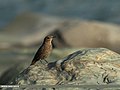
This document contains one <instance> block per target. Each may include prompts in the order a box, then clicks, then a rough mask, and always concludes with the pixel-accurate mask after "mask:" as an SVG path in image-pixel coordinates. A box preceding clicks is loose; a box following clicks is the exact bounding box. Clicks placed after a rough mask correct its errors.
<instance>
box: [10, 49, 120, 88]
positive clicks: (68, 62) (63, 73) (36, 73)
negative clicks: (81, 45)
mask: <svg viewBox="0 0 120 90" xmlns="http://www.w3.org/2000/svg"><path fill="white" fill-rule="evenodd" d="M10 84H14V85H16V84H17V85H69V86H72V85H98V86H99V85H115V84H116V85H117V84H120V55H119V54H117V53H115V52H113V51H110V50H108V49H105V48H88V49H81V50H78V51H76V52H74V53H72V54H70V55H68V56H67V57H65V58H63V59H60V60H56V61H54V62H50V63H49V64H45V65H43V64H41V63H40V62H37V63H36V64H35V65H32V66H29V67H28V68H27V69H25V70H24V71H23V72H21V73H20V74H19V76H17V77H16V79H15V80H13V81H12V82H11V83H10ZM98 86H96V87H94V89H95V90H96V89H97V88H98V89H99V87H98ZM41 87H42V86H41ZM43 87H44V86H43ZM62 87H63V86H62ZM25 88H26V89H30V88H29V87H25ZM25 88H24V89H25ZM49 88H50V87H49ZM90 88H91V87H89V86H88V87H84V88H82V89H81V90H86V89H87V90H89V89H90ZM110 88H112V87H109V88H108V89H110ZM60 89H61V88H60ZM66 89H67V90H69V89H71V90H72V89H73V88H72V87H69V88H66ZM108 89H107V90H108ZM50 90H51V89H50ZM76 90H79V88H78V87H76ZM90 90H91V89H90ZM92 90H93V89H92ZM104 90H105V89H104ZM113 90H115V89H113Z"/></svg>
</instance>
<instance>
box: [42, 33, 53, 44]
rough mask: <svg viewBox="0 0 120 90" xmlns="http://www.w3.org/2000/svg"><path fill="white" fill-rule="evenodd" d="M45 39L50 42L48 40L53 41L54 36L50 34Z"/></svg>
mask: <svg viewBox="0 0 120 90" xmlns="http://www.w3.org/2000/svg"><path fill="white" fill-rule="evenodd" d="M44 40H45V41H47V42H48V41H49V42H52V40H53V36H50V35H48V36H46V37H45V39H44Z"/></svg>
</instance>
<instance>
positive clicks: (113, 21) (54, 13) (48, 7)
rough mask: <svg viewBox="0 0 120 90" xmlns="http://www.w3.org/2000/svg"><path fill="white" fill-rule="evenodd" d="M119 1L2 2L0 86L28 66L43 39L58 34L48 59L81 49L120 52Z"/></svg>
mask: <svg viewBox="0 0 120 90" xmlns="http://www.w3.org/2000/svg"><path fill="white" fill-rule="evenodd" d="M119 24H120V0H0V84H8V83H9V82H10V81H11V80H12V79H13V78H14V77H16V76H17V75H18V73H19V72H21V71H22V70H23V69H25V68H26V67H28V66H29V64H30V62H31V60H32V58H33V56H34V54H35V52H36V50H37V49H38V48H39V46H40V45H41V42H42V40H43V38H44V37H45V36H46V35H48V34H53V35H56V36H57V37H56V38H55V40H54V41H53V44H54V50H53V54H52V55H51V57H50V58H49V59H51V60H58V59H60V58H63V57H64V56H66V55H68V54H70V53H72V52H73V51H76V50H78V49H80V48H98V47H103V48H108V49H110V50H113V51H115V52H117V53H120V48H119V46H120V26H119Z"/></svg>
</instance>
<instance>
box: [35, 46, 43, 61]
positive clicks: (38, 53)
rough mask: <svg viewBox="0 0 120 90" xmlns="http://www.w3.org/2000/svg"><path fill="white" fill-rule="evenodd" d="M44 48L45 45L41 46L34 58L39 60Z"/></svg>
mask: <svg viewBox="0 0 120 90" xmlns="http://www.w3.org/2000/svg"><path fill="white" fill-rule="evenodd" d="M43 49H44V47H40V48H39V49H38V51H37V52H36V54H35V56H34V58H33V60H36V61H38V60H39V59H40V55H41V53H42V52H43Z"/></svg>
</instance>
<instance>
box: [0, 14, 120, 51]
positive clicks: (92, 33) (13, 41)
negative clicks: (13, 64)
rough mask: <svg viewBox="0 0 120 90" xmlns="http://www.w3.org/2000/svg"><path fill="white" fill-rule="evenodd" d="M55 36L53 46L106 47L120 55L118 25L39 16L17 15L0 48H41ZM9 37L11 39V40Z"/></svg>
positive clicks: (1, 34) (0, 43) (7, 27)
mask: <svg viewBox="0 0 120 90" xmlns="http://www.w3.org/2000/svg"><path fill="white" fill-rule="evenodd" d="M48 34H54V35H56V36H57V38H56V39H55V40H54V42H53V43H54V47H57V48H61V47H79V48H86V47H89V48H96V47H104V48H109V49H111V50H113V51H116V52H119V53H120V49H119V46H120V39H119V38H120V37H119V34H120V26H119V25H117V24H110V23H103V22H98V21H87V20H80V19H65V18H59V17H52V16H47V15H42V14H38V13H24V14H21V15H19V16H17V17H16V18H15V19H14V20H13V21H12V22H11V23H10V24H9V25H7V26H6V27H5V28H4V29H3V31H2V32H1V33H0V49H6V48H7V49H8V48H11V47H17V48H20V47H27V48H28V47H33V46H39V45H40V43H41V42H42V40H43V38H44V37H45V36H46V35H48ZM8 38H9V39H8Z"/></svg>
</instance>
